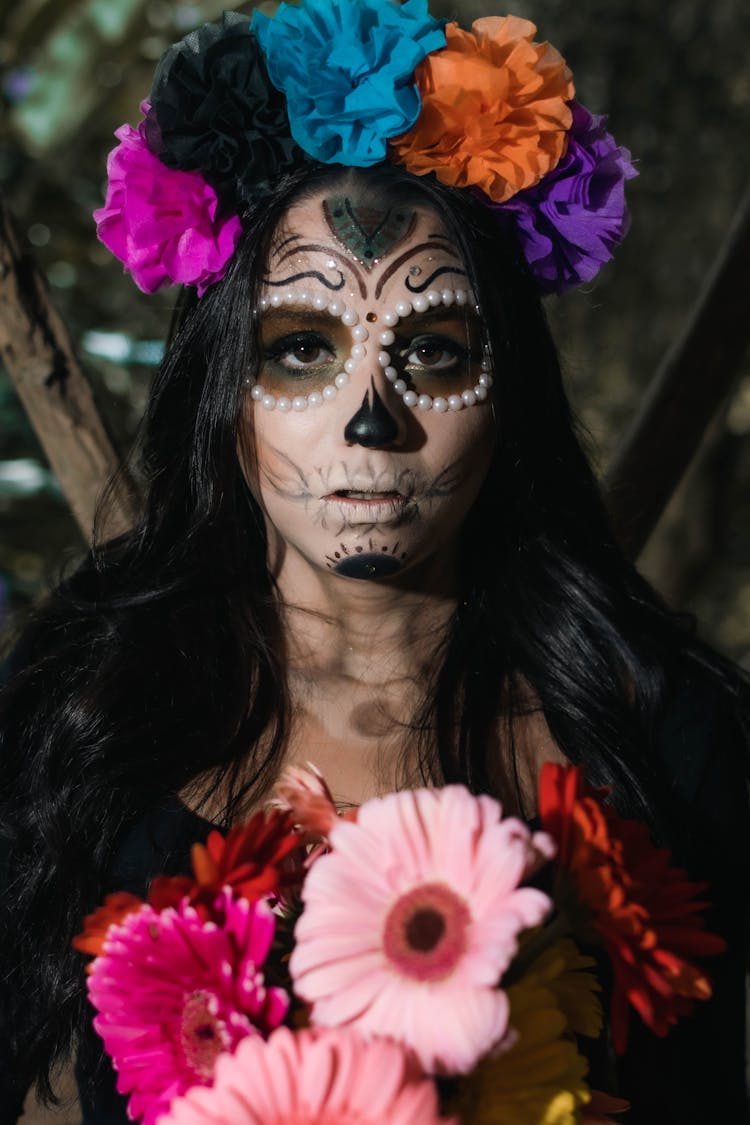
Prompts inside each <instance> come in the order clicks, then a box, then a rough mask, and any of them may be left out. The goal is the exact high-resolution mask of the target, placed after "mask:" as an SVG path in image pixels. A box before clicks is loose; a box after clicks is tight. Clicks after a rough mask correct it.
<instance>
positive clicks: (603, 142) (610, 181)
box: [485, 102, 638, 294]
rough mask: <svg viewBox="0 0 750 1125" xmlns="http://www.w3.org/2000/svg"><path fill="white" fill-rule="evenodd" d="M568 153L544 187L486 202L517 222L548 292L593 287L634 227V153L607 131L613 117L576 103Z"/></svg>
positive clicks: (543, 288) (539, 281)
mask: <svg viewBox="0 0 750 1125" xmlns="http://www.w3.org/2000/svg"><path fill="white" fill-rule="evenodd" d="M571 109H572V110H573V124H572V126H571V129H570V133H569V135H568V150H567V152H566V154H565V156H564V157H563V158H562V160H561V161H560V163H559V164H558V165H557V167H556V168H554V169H553V170H552V171H551V172H549V173H548V174H547V175H546V176H545V177H544V178H543V179H542V180H541V181H540V182H539V183H538V184H536V185H535V186H534V187H532V188H527V189H526V190H525V191H519V192H518V193H517V194H516V195H514V196H513V197H512V198H511V199H509V200H508V201H507V202H506V203H503V204H500V205H496V204H492V203H490V202H489V201H488V200H485V202H486V203H487V206H489V207H491V209H492V210H493V211H494V212H495V213H496V214H497V215H498V217H500V216H504V217H507V218H509V219H512V220H513V221H514V223H515V227H516V231H517V233H518V236H519V238H520V240H521V245H522V248H523V251H524V254H525V257H526V260H527V262H528V264H529V267H530V269H531V272H532V274H533V275H534V279H535V280H536V282H537V284H538V286H539V288H540V290H541V291H542V293H545V294H547V293H563V292H565V290H566V289H570V288H572V287H574V286H576V285H580V284H581V283H582V282H586V281H591V279H592V278H594V277H595V276H596V274H597V273H598V272H599V270H600V269H601V267H602V266H603V265H604V263H605V262H608V261H609V259H610V258H611V257H612V253H613V251H614V248H615V247H616V246H617V245H618V243H620V242H621V241H622V239H623V238H624V237H625V235H626V234H627V232H628V228H629V226H630V214H629V212H628V208H627V205H626V203H625V181H626V180H630V179H632V178H633V177H634V176H637V175H638V173H637V172H636V170H635V168H634V167H633V165H632V163H631V160H630V153H629V152H628V150H627V149H625V148H620V147H618V145H617V144H616V142H615V139H614V137H612V135H611V134H610V133H608V132H607V131H606V124H607V118H606V117H599V116H595V115H594V114H592V113H589V111H588V110H587V109H586V108H585V107H584V106H582V105H580V104H579V103H577V102H572V103H571Z"/></svg>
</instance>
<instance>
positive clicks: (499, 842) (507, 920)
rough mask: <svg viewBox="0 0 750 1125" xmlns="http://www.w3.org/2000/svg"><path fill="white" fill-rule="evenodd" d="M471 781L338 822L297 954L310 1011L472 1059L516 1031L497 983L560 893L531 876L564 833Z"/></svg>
mask: <svg viewBox="0 0 750 1125" xmlns="http://www.w3.org/2000/svg"><path fill="white" fill-rule="evenodd" d="M500 817H501V808H500V805H499V804H498V803H497V802H496V801H494V800H492V798H491V797H485V796H482V797H474V796H472V795H471V794H470V793H469V792H468V790H466V789H464V788H463V787H462V786H459V785H452V786H447V787H446V788H444V789H418V790H413V791H410V792H404V793H392V794H390V795H389V796H387V797H383V798H377V799H375V800H372V801H368V802H367V803H366V804H364V805H362V807H361V808H360V810H359V816H358V819H357V822H356V824H349V823H345V822H338V823H337V824H335V825H334V826H333V827H332V829H331V832H330V843H331V847H332V850H331V852H330V853H329V854H327V855H323V856H321V857H320V858H319V859H317V860H316V861H315V863H314V864H313V865H312V867H311V868H310V871H309V873H308V875H307V879H306V880H305V883H304V886H303V891H302V898H303V901H304V904H305V906H304V911H303V913H302V916H301V918H300V920H299V922H298V923H297V927H296V930H295V941H296V946H295V949H294V952H293V953H292V957H291V960H290V964H289V967H290V971H291V974H292V979H293V981H294V985H295V991H296V992H297V994H298V995H299V996H300V997H301V998H302V999H303V1000H306V1001H308V1002H309V1003H310V1004H311V1005H312V1009H311V1022H312V1023H313V1024H316V1025H318V1026H323V1027H338V1026H342V1025H346V1024H352V1025H354V1026H356V1027H357V1029H358V1030H360V1031H362V1032H364V1033H366V1034H368V1035H384V1036H389V1037H391V1038H393V1039H395V1040H397V1041H399V1042H401V1043H404V1044H405V1045H407V1046H408V1047H411V1048H412V1049H413V1050H414V1051H415V1053H416V1055H417V1057H418V1058H419V1061H420V1063H421V1064H422V1067H423V1068H424V1069H425V1070H426V1071H428V1072H449V1073H452V1074H455V1073H465V1072H466V1071H468V1070H470V1069H471V1067H472V1066H473V1065H474V1063H475V1062H476V1061H477V1059H478V1058H480V1057H481V1056H482V1055H483V1054H484V1053H485V1052H486V1051H487V1050H489V1048H490V1047H491V1046H492V1045H493V1044H494V1043H496V1042H497V1041H498V1040H499V1039H500V1038H501V1037H502V1036H503V1035H504V1033H505V1031H506V1029H507V1024H508V1000H507V997H506V995H505V993H504V992H503V991H502V990H501V989H500V988H499V987H498V983H499V981H500V978H501V976H502V974H503V973H504V971H505V970H506V969H507V967H508V965H509V964H510V962H511V960H512V958H513V956H514V954H515V953H516V950H517V939H518V934H519V931H521V930H523V929H526V928H528V927H531V926H535V925H537V924H538V923H539V922H541V921H542V920H543V919H544V918H545V917H546V915H547V914H548V912H549V910H550V909H551V906H552V903H551V901H550V899H549V898H548V896H547V895H545V894H543V893H542V892H541V891H539V890H536V889H534V888H533V887H519V883H520V882H521V880H522V879H524V878H525V877H526V876H528V875H529V874H530V872H531V871H532V870H533V869H535V868H536V867H537V866H538V865H539V862H540V860H541V859H542V858H549V857H550V855H551V854H552V852H553V850H554V847H553V845H552V842H551V840H550V839H549V837H548V836H546V835H544V834H541V833H537V834H535V835H534V836H532V834H531V833H530V832H529V830H528V828H527V827H526V826H525V825H524V824H522V823H521V821H519V820H514V819H510V818H509V819H507V820H501V819H500Z"/></svg>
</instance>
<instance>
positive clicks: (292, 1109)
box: [159, 1027, 458, 1125]
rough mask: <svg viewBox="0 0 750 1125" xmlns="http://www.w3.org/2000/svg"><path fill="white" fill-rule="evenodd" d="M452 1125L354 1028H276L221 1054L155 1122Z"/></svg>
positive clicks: (420, 1086) (414, 1078) (381, 1045)
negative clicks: (210, 1076)
mask: <svg viewBox="0 0 750 1125" xmlns="http://www.w3.org/2000/svg"><path fill="white" fill-rule="evenodd" d="M383 1122H388V1125H438V1123H440V1122H442V1123H443V1125H458V1123H457V1122H456V1121H455V1119H452V1118H451V1119H450V1120H449V1119H446V1118H442V1117H440V1115H439V1111H438V1099H437V1093H436V1090H435V1086H434V1084H433V1082H431V1081H430V1079H429V1078H425V1077H424V1075H422V1074H419V1073H417V1072H416V1071H415V1069H414V1067H413V1066H412V1065H411V1064H410V1063H409V1061H408V1059H407V1058H406V1056H405V1054H404V1051H403V1050H402V1049H401V1048H400V1047H398V1046H397V1045H396V1044H395V1043H390V1042H386V1041H378V1040H374V1041H373V1042H371V1043H366V1042H364V1041H363V1040H362V1039H361V1038H360V1037H359V1036H358V1035H357V1034H356V1032H354V1031H351V1030H349V1029H347V1030H343V1029H341V1030H336V1031H316V1030H307V1031H300V1032H297V1033H296V1034H295V1033H293V1032H291V1031H289V1030H288V1028H285V1027H282V1028H279V1029H278V1031H274V1032H273V1034H272V1035H271V1037H270V1038H269V1040H268V1042H267V1043H265V1042H263V1041H262V1040H258V1039H245V1040H244V1042H242V1043H240V1045H239V1047H238V1048H237V1050H236V1051H235V1053H234V1055H229V1054H226V1055H222V1057H221V1058H220V1059H219V1061H218V1063H217V1066H216V1079H215V1082H214V1085H213V1087H212V1088H211V1089H210V1090H207V1089H194V1090H191V1091H190V1093H189V1094H187V1095H186V1096H185V1097H184V1098H179V1099H177V1101H175V1102H173V1103H172V1107H171V1109H170V1112H169V1114H168V1116H167V1117H162V1119H161V1121H160V1123H159V1125H292V1123H293V1125H383Z"/></svg>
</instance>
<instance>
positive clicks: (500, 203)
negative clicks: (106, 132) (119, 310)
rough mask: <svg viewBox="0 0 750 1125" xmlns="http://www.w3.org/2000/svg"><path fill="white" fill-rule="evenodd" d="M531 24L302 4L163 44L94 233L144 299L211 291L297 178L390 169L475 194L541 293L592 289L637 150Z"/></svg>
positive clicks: (335, 2) (386, 1) (379, 4)
mask: <svg viewBox="0 0 750 1125" xmlns="http://www.w3.org/2000/svg"><path fill="white" fill-rule="evenodd" d="M535 33H536V28H535V26H534V24H532V23H530V22H529V21H528V20H524V19H520V18H518V17H516V16H504V17H499V16H488V17H485V18H483V19H479V20H475V22H474V23H473V24H472V27H471V30H469V31H465V30H463V29H462V28H460V27H459V26H458V25H457V24H455V23H447V24H446V21H444V20H436V19H434V18H433V17H432V16H430V14H429V12H428V10H427V0H406V3H402V4H399V3H397V2H396V0H300V4H299V6H296V5H294V6H293V5H290V4H286V3H282V4H281V5H280V7H279V8H278V10H277V12H276V15H275V17H274V18H269V17H268V16H266V15H264V14H263V13H262V12H260V11H256V12H255V13H254V14H253V16H252V18H248V17H247V16H243V15H240V14H239V13H236V12H228V13H225V14H224V18H223V21H222V22H221V23H214V24H211V23H209V24H205V25H204V26H203V27H201V28H199V29H198V30H197V31H194V32H192V33H191V34H190V35H187V36H186V37H185V38H184V39H182V40H181V41H180V42H179V43H176V44H174V45H173V46H172V47H170V48H169V49H168V50H167V51H166V53H165V54H164V56H163V57H162V59H161V62H160V63H159V66H158V68H157V71H156V76H155V79H154V85H153V89H152V91H151V96H150V99H149V100H148V101H147V102H144V103H143V104H142V106H141V110H142V112H143V114H144V119H143V120H142V121H141V123H140V125H139V126H138V128H137V129H133V128H131V127H130V126H129V125H123V126H122V127H121V128H120V129H118V130H117V132H116V133H115V136H116V137H117V138H118V139H119V141H120V143H119V145H118V147H117V148H116V149H114V151H113V152H112V153H110V156H109V160H108V163H107V171H108V177H109V180H108V188H107V197H106V201H105V205H104V207H103V208H101V209H100V210H98V211H96V212H95V214H94V218H95V220H96V222H97V228H98V237H99V239H100V240H101V241H102V242H103V243H104V244H105V245H106V246H107V247H108V248H109V249H110V250H111V251H112V252H113V253H114V254H115V256H116V257H118V258H119V259H120V260H121V261H122V262H123V263H124V265H125V269H126V270H127V271H129V272H130V273H131V274H132V276H133V279H134V280H135V282H136V284H137V285H138V286H139V288H141V289H143V290H144V291H145V292H148V293H153V292H154V291H155V290H156V289H158V288H160V287H161V286H162V285H166V284H183V285H194V286H196V287H197V290H198V295H199V296H202V295H203V293H204V292H205V291H206V289H207V288H208V287H209V286H210V285H212V284H213V283H214V282H216V281H219V280H220V279H221V278H222V277H223V276H224V274H225V272H226V269H227V266H228V263H229V261H230V259H231V257H232V254H233V253H234V250H235V248H236V246H237V242H238V240H239V238H240V234H241V232H242V225H241V221H240V213H241V212H242V211H243V210H244V209H245V208H246V206H247V205H248V204H250V203H252V204H257V203H258V202H261V201H262V200H263V198H264V197H267V196H268V195H269V194H270V193H271V192H272V190H273V187H274V184H276V183H277V182H278V181H279V179H280V178H281V177H282V176H283V175H284V174H285V173H289V172H293V171H294V170H296V169H299V168H302V167H304V166H310V167H315V166H320V165H325V164H339V165H343V166H346V167H357V168H364V167H370V166H372V165H377V164H382V163H384V162H390V163H392V164H396V165H401V166H402V167H404V168H406V169H407V170H408V171H409V172H411V173H413V174H414V175H417V176H423V175H427V174H429V173H432V174H433V175H434V176H435V177H436V178H437V179H438V180H439V181H440V182H441V183H444V184H448V185H450V186H452V187H459V188H467V189H470V190H471V191H472V192H473V193H474V194H475V195H476V196H477V197H478V198H479V199H480V200H481V202H482V203H484V204H485V205H486V206H487V207H488V208H489V209H490V210H491V211H492V212H493V215H494V216H495V217H496V218H497V220H498V221H499V222H501V223H504V224H506V225H508V226H510V227H511V228H513V229H515V231H516V233H517V235H518V238H519V239H520V243H521V246H522V249H523V252H524V254H525V257H526V260H527V262H528V265H529V268H530V270H531V273H532V275H533V277H534V278H535V280H536V282H537V285H538V287H539V289H540V291H541V292H542V293H543V294H547V293H553V292H557V293H561V292H563V291H564V290H566V289H569V288H571V287H573V286H575V285H578V284H580V283H582V282H586V281H590V280H591V279H592V278H593V277H594V276H595V275H596V274H597V273H598V271H599V269H600V268H601V266H602V265H603V263H604V262H606V261H608V260H609V259H610V258H611V257H612V252H613V249H614V247H615V246H616V245H617V244H618V243H619V242H620V241H621V240H622V238H623V237H624V236H625V234H626V232H627V228H628V224H629V216H628V211H627V207H626V204H625V193H624V184H625V180H627V179H630V178H632V177H633V176H635V175H636V172H635V169H634V168H633V165H632V163H631V160H630V153H629V152H628V151H627V150H626V149H624V148H620V147H618V145H617V144H616V143H615V141H614V138H613V137H612V136H611V135H610V134H609V133H608V132H607V131H606V118H604V117H598V116H595V115H594V114H591V113H590V112H589V111H588V110H587V109H585V108H584V106H582V105H581V104H580V103H579V102H577V101H576V100H575V89H574V86H573V80H572V75H571V73H570V71H569V69H568V67H567V66H566V64H565V60H564V59H563V58H562V56H561V55H560V54H559V52H558V51H557V50H555V48H554V47H552V46H551V45H550V44H549V43H537V42H535V40H534V35H535Z"/></svg>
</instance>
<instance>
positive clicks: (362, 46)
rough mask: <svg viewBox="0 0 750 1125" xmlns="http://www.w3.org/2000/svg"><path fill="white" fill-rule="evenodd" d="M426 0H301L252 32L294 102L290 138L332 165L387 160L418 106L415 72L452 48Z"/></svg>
mask: <svg viewBox="0 0 750 1125" xmlns="http://www.w3.org/2000/svg"><path fill="white" fill-rule="evenodd" d="M444 22H445V21H443V20H435V19H433V18H432V16H430V15H429V13H428V11H427V0H407V2H406V3H405V4H397V3H395V2H394V0H301V4H300V6H299V7H292V6H291V5H289V4H281V5H280V7H279V9H278V11H277V12H276V15H275V17H274V18H273V19H269V17H268V16H265V15H263V13H262V12H259V11H256V12H255V13H254V16H253V23H252V29H253V31H254V32H255V34H256V36H257V38H258V41H259V43H260V45H261V47H262V48H263V51H264V53H265V56H266V63H267V66H268V72H269V75H270V77H271V81H272V82H273V84H274V86H276V87H277V88H278V89H279V90H281V91H282V92H283V93H284V94H285V95H286V98H287V111H288V114H289V122H290V126H291V131H292V136H293V137H294V139H295V141H296V142H297V144H298V145H299V146H300V148H302V149H304V151H305V152H307V153H308V155H310V156H312V157H314V158H315V159H316V160H320V161H322V162H323V163H325V164H346V165H351V166H356V167H360V168H365V167H368V166H369V165H371V164H377V163H378V162H379V161H381V160H384V159H385V154H386V141H387V140H388V138H389V137H396V136H398V135H399V134H400V133H405V132H406V130H407V129H410V128H411V126H412V125H413V124H414V122H415V120H416V118H417V116H418V114H419V109H420V98H419V92H418V91H417V88H416V85H415V83H414V70H415V68H416V66H417V64H418V63H419V62H421V60H422V59H423V58H424V57H425V55H427V54H429V53H430V52H431V51H436V50H439V49H440V48H441V47H444V46H445V32H444V31H443V26H444Z"/></svg>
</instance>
